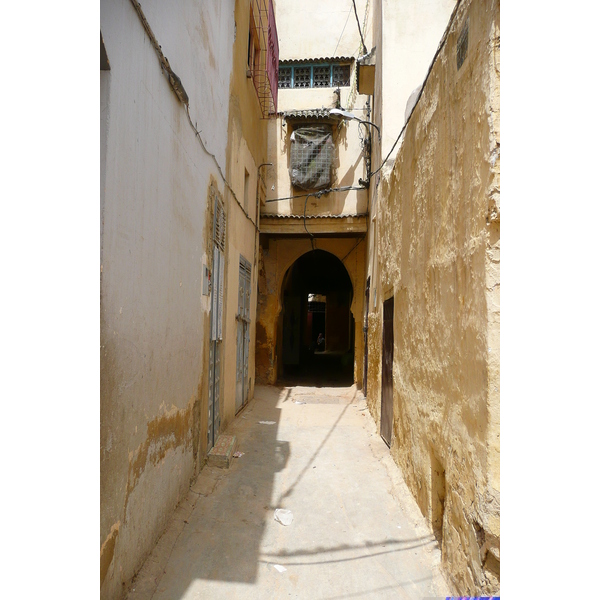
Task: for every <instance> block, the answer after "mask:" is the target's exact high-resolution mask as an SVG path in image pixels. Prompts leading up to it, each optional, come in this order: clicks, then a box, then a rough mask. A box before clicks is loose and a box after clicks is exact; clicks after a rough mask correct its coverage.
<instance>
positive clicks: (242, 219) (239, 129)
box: [221, 0, 268, 431]
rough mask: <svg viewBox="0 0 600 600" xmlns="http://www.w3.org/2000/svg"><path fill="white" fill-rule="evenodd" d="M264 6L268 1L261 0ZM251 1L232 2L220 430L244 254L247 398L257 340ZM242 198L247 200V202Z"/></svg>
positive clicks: (260, 149) (263, 137) (231, 400)
mask: <svg viewBox="0 0 600 600" xmlns="http://www.w3.org/2000/svg"><path fill="white" fill-rule="evenodd" d="M261 3H262V5H263V6H264V7H266V6H268V5H267V3H266V2H264V0H261ZM249 15H250V2H249V0H239V1H238V2H237V3H236V9H235V23H236V29H237V34H236V39H235V44H234V46H233V64H234V68H233V72H232V77H231V88H230V94H229V128H228V129H229V139H228V148H227V152H228V163H227V173H228V175H227V177H228V181H229V182H230V184H231V188H232V190H229V189H228V190H226V198H227V206H228V223H229V225H228V230H227V254H226V258H227V280H226V282H227V283H226V286H225V323H224V333H223V348H224V354H223V364H224V371H223V373H224V378H223V380H222V381H223V409H222V411H221V415H222V417H221V431H225V429H226V428H227V426H228V424H229V423H230V422H231V421H232V420H233V418H234V416H235V408H236V405H235V398H236V367H237V353H236V349H237V320H236V315H237V313H238V287H239V261H240V256H243V257H244V258H245V259H246V260H248V261H249V262H250V264H251V265H252V274H251V283H250V291H251V296H250V319H251V324H250V346H249V347H250V352H249V359H248V380H249V381H248V384H249V386H250V390H249V394H248V400H250V399H251V398H252V396H253V393H254V383H255V375H254V348H255V345H256V337H255V333H256V319H255V315H256V303H257V294H256V290H257V283H256V282H257V277H258V274H257V273H258V252H257V247H258V233H257V231H258V230H257V225H258V218H259V214H258V213H259V211H258V204H257V189H258V178H259V174H258V168H259V166H260V165H261V164H262V163H264V162H266V156H267V121H266V120H264V119H263V118H262V113H261V109H260V103H259V101H258V97H257V93H256V89H255V87H254V83H253V81H252V79H251V78H249V77H247V76H246V67H247V58H248V54H247V52H248V35H247V32H248V28H249ZM246 173H248V182H247V186H248V194H247V202H246V201H245V197H246V194H245V187H246V180H245V175H246ZM246 204H247V205H246Z"/></svg>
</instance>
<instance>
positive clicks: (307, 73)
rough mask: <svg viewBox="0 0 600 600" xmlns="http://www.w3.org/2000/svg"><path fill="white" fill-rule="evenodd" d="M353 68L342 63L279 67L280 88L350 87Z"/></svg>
mask: <svg viewBox="0 0 600 600" xmlns="http://www.w3.org/2000/svg"><path fill="white" fill-rule="evenodd" d="M351 70H352V66H351V65H350V64H341V63H324V64H323V63H315V64H307V63H303V64H301V65H280V66H279V87H280V88H322V87H343V86H349V85H350V74H351Z"/></svg>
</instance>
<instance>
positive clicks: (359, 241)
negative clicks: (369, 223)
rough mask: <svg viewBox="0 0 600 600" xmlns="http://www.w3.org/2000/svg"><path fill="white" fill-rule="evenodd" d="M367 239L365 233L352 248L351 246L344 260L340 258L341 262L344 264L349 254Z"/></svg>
mask: <svg viewBox="0 0 600 600" xmlns="http://www.w3.org/2000/svg"><path fill="white" fill-rule="evenodd" d="M366 237H367V234H366V233H365V235H363V236H362V237H361V238H359V240H358V241H357V242H356V244H354V246H352V248H351V249H350V251H349V252H348V254H346V256H344V258H342V262H344V261H345V260H346V259H347V258H348V257H349V256H350V255H351V254H352V252H354V250H356V248H357V247H358V245H359V244H360V243H361V242H362V241H363V240H364V239H365V238H366Z"/></svg>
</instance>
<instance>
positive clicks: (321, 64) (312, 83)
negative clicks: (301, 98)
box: [279, 61, 352, 90]
mask: <svg viewBox="0 0 600 600" xmlns="http://www.w3.org/2000/svg"><path fill="white" fill-rule="evenodd" d="M346 66H347V67H349V68H350V74H349V77H348V83H347V84H345V85H339V84H338V85H334V82H333V67H346ZM315 67H329V85H322V86H315V72H314V69H315ZM282 68H283V69H290V71H291V75H290V85H289V87H282V86H279V89H280V90H293V89H297V90H308V89H323V88H333V87H336V88H337V87H350V80H351V79H352V62H346V61H344V62H314V63H298V64H289V65H286V64H283V65H282V64H280V65H279V70H281V69H282ZM307 68H308V69H310V86H308V87H296V81H295V79H296V77H295V69H307ZM279 81H280V82H281V77H279Z"/></svg>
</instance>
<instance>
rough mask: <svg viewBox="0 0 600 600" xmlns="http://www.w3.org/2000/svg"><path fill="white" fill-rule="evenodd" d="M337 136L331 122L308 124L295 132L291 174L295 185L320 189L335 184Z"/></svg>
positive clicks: (291, 150) (307, 188)
mask: <svg viewBox="0 0 600 600" xmlns="http://www.w3.org/2000/svg"><path fill="white" fill-rule="evenodd" d="M333 150H334V146H333V135H332V129H331V126H330V125H304V126H302V127H298V128H296V129H295V130H294V131H293V132H292V135H291V148H290V177H291V180H292V185H294V186H296V187H299V188H301V189H303V190H318V189H321V188H325V187H329V186H330V185H331V165H332V162H333Z"/></svg>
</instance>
